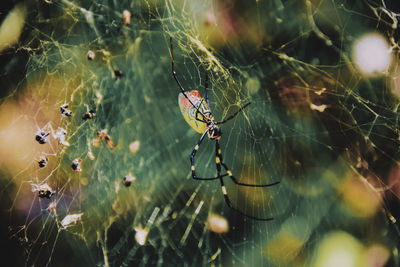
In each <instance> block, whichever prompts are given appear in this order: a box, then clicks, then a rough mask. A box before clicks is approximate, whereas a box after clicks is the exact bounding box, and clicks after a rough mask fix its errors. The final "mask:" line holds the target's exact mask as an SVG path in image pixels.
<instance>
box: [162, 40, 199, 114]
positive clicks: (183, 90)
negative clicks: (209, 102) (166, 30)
mask: <svg viewBox="0 0 400 267" xmlns="http://www.w3.org/2000/svg"><path fill="white" fill-rule="evenodd" d="M169 43H170V46H171V59H172V60H171V66H172V76H174V79H175V81H176V83H177V84H178V86H179V88H180V89H181V92H182V94H183V95H184V96H185V97H186V99H187V100H188V101H189V103H190V104H191V105H192V106H193V107H195V108H196V110H197V111H198V112H200V114H201V115H203V117H204V114H203V112H201V111H200V110H199V107H197V106H196V105H195V104H193V102H192V100H190V98H189V97H188V96H187V94H186V90H185V88H183V86H182V84H181V82H180V81H179V79H178V75H177V74H176V71H175V66H174V49H173V47H172V37H169Z"/></svg>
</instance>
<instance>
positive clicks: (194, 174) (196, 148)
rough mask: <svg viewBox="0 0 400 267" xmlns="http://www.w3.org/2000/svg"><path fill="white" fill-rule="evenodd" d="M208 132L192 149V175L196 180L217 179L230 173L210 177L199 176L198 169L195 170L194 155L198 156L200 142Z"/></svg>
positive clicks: (203, 135) (204, 134)
mask: <svg viewBox="0 0 400 267" xmlns="http://www.w3.org/2000/svg"><path fill="white" fill-rule="evenodd" d="M206 134H207V130H206V131H205V132H204V133H203V134H202V135H201V137H200V139H199V141H198V142H197V144H196V146H195V147H194V149H193V151H192V154H191V155H190V164H191V170H192V177H193V179H195V180H217V179H219V178H220V177H224V176H227V175H228V174H227V173H225V174H223V175H221V174H219V175H218V176H217V177H210V178H202V177H197V175H196V171H195V165H194V157H195V156H196V153H197V150H198V149H199V147H200V144H201V142H202V141H203V139H204V137H205V136H206ZM220 169H221V167H220Z"/></svg>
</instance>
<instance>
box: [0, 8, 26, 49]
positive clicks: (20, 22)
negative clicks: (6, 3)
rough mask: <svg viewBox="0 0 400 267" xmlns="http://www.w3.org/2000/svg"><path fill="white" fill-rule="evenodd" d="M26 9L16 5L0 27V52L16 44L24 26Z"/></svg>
mask: <svg viewBox="0 0 400 267" xmlns="http://www.w3.org/2000/svg"><path fill="white" fill-rule="evenodd" d="M25 18H26V7H25V5H23V4H19V5H16V6H15V7H14V9H13V10H11V12H10V13H9V14H8V16H7V17H6V19H5V20H4V21H3V23H2V24H1V27H0V52H1V51H3V50H4V49H7V48H9V47H11V46H12V45H14V44H15V43H17V42H18V40H19V37H20V36H21V33H22V29H23V27H24V24H25Z"/></svg>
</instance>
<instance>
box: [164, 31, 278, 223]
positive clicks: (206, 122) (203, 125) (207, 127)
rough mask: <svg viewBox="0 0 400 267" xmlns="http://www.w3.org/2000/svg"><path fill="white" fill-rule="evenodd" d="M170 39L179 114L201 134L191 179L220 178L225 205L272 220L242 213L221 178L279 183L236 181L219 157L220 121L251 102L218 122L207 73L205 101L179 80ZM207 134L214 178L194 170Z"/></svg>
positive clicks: (192, 164)
mask: <svg viewBox="0 0 400 267" xmlns="http://www.w3.org/2000/svg"><path fill="white" fill-rule="evenodd" d="M169 41H170V47H171V63H172V64H171V65H172V76H173V77H174V79H175V81H176V83H177V84H178V86H179V88H180V90H181V93H179V98H178V100H179V107H180V109H181V113H182V115H183V117H184V118H185V120H186V122H187V123H188V124H189V125H190V126H191V127H192V128H193V129H194V130H196V132H198V133H200V134H201V137H200V139H199V141H198V142H197V144H196V146H195V147H194V149H193V151H192V153H191V155H190V164H191V171H192V178H193V179H195V180H207V181H210V180H219V181H220V183H221V190H222V194H223V195H224V199H225V203H226V204H227V205H228V207H229V208H231V209H232V210H234V211H236V212H238V213H240V214H242V215H243V216H245V217H248V218H251V219H254V220H260V221H270V220H273V218H260V217H255V216H252V215H248V214H246V213H244V212H243V211H241V210H239V209H237V208H235V207H234V206H233V204H232V202H231V200H230V199H229V196H228V192H227V190H226V187H225V184H224V180H223V177H225V176H228V177H229V178H230V179H231V180H232V181H233V182H234V183H235V184H236V185H238V186H248V187H269V186H274V185H277V184H279V183H280V182H279V181H278V182H275V183H271V184H247V183H242V182H239V181H238V179H236V177H235V176H233V174H232V172H231V171H230V170H229V168H228V166H227V165H226V163H225V162H224V161H223V158H222V153H221V148H220V144H219V140H220V139H221V136H222V131H221V129H220V127H219V125H220V124H224V123H225V122H227V121H229V120H231V119H233V118H234V117H236V115H238V114H239V113H240V112H241V111H242V110H243V109H245V108H246V107H247V106H248V105H250V102H249V103H247V104H245V105H244V106H242V107H241V108H239V110H237V111H236V112H235V113H233V114H232V115H230V116H229V117H227V118H226V119H223V120H221V121H215V119H214V116H213V113H212V111H211V109H210V108H209V107H210V103H209V101H208V75H207V73H206V76H205V85H204V87H205V100H204V99H203V98H202V97H201V95H200V93H199V92H198V91H196V90H193V91H191V92H188V91H186V90H185V89H184V88H183V86H182V84H181V82H180V81H179V79H178V76H177V73H176V71H175V67H174V51H173V47H172V37H170V39H169ZM206 135H207V136H208V138H210V139H211V140H213V141H215V156H216V158H215V161H216V169H217V176H216V177H211V178H202V177H198V176H197V175H196V171H195V164H194V159H195V156H196V153H197V150H198V149H199V147H200V145H201V142H202V141H203V139H204V137H205V136H206ZM221 166H222V167H223V168H224V169H225V171H226V173H224V174H221Z"/></svg>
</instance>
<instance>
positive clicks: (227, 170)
mask: <svg viewBox="0 0 400 267" xmlns="http://www.w3.org/2000/svg"><path fill="white" fill-rule="evenodd" d="M217 151H218V158H219V159H220V161H221V165H222V166H223V167H224V169H225V170H226V173H227V174H228V176H229V178H231V180H232V181H233V182H234V183H235V184H237V185H242V186H250V187H269V186H274V185H277V184H279V183H280V181H278V182H275V183H271V184H246V183H241V182H239V181H238V180H237V179H236V178H235V176H233V175H232V172H231V171H230V170H229V168H228V166H227V165H226V164H225V162H224V161H223V160H222V154H221V148H220V146H219V142H218V141H217Z"/></svg>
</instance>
